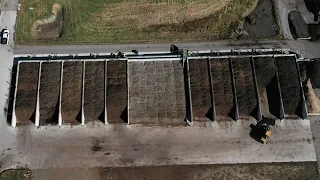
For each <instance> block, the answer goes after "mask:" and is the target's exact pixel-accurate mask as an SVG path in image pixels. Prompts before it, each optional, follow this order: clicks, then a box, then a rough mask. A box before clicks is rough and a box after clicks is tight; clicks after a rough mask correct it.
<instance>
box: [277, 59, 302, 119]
mask: <svg viewBox="0 0 320 180" xmlns="http://www.w3.org/2000/svg"><path fill="white" fill-rule="evenodd" d="M295 61H296V59H295V58H294V57H278V58H277V59H276V60H275V62H276V65H277V69H278V75H279V83H280V88H281V95H282V101H283V106H284V112H285V114H287V115H295V114H299V113H298V106H299V103H300V95H301V94H300V83H299V79H298V71H297V68H296V64H295Z"/></svg>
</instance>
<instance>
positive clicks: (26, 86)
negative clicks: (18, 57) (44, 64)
mask: <svg viewBox="0 0 320 180" xmlns="http://www.w3.org/2000/svg"><path fill="white" fill-rule="evenodd" d="M39 66H40V63H20V64H19V76H18V86H17V96H16V107H15V111H16V117H17V125H25V124H29V122H30V120H31V121H33V122H34V121H35V110H36V103H37V90H38V75H39Z"/></svg>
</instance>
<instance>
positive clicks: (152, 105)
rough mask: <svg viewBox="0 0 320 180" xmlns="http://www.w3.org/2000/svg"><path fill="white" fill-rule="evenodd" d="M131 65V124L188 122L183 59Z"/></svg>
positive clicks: (175, 123)
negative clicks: (186, 120)
mask: <svg viewBox="0 0 320 180" xmlns="http://www.w3.org/2000/svg"><path fill="white" fill-rule="evenodd" d="M128 68H129V103H130V105H129V107H130V111H129V113H130V114H129V116H130V117H129V121H130V123H131V124H160V125H183V124H185V122H184V118H185V116H186V112H185V111H186V108H185V93H184V90H185V89H184V78H183V68H182V64H181V62H180V61H142V62H130V63H129V67H128Z"/></svg>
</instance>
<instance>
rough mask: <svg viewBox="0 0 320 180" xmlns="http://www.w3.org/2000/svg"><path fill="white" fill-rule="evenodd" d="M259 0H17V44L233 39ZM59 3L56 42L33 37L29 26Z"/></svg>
mask: <svg viewBox="0 0 320 180" xmlns="http://www.w3.org/2000/svg"><path fill="white" fill-rule="evenodd" d="M257 1H258V0H254V1H252V0H213V1H212V0H211V1H209V0H188V1H186V0H172V1H167V0H139V1H138V0H134V1H129V0H112V1H104V0H93V1H87V0H42V1H38V0H21V1H20V2H19V3H20V4H21V8H20V11H19V13H18V18H17V30H16V42H17V43H18V44H82V43H132V42H135V43H144V42H177V41H179V42H190V41H193V42H194V41H211V40H219V39H230V38H236V37H237V36H238V35H237V34H236V30H237V29H238V28H239V27H241V26H242V24H243V21H244V19H245V17H246V16H247V15H248V14H250V12H251V11H253V9H254V8H255V6H256V4H257ZM54 3H59V4H61V5H62V7H63V11H64V27H63V31H62V36H61V38H59V39H57V40H52V41H47V40H42V41H41V40H38V41H35V40H33V39H32V38H31V36H30V34H31V27H32V25H33V23H34V22H35V21H36V20H39V19H43V18H48V17H49V16H50V15H51V7H52V5H53V4H54Z"/></svg>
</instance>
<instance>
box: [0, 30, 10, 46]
mask: <svg viewBox="0 0 320 180" xmlns="http://www.w3.org/2000/svg"><path fill="white" fill-rule="evenodd" d="M1 44H5V45H8V44H9V30H8V29H2V31H1Z"/></svg>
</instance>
